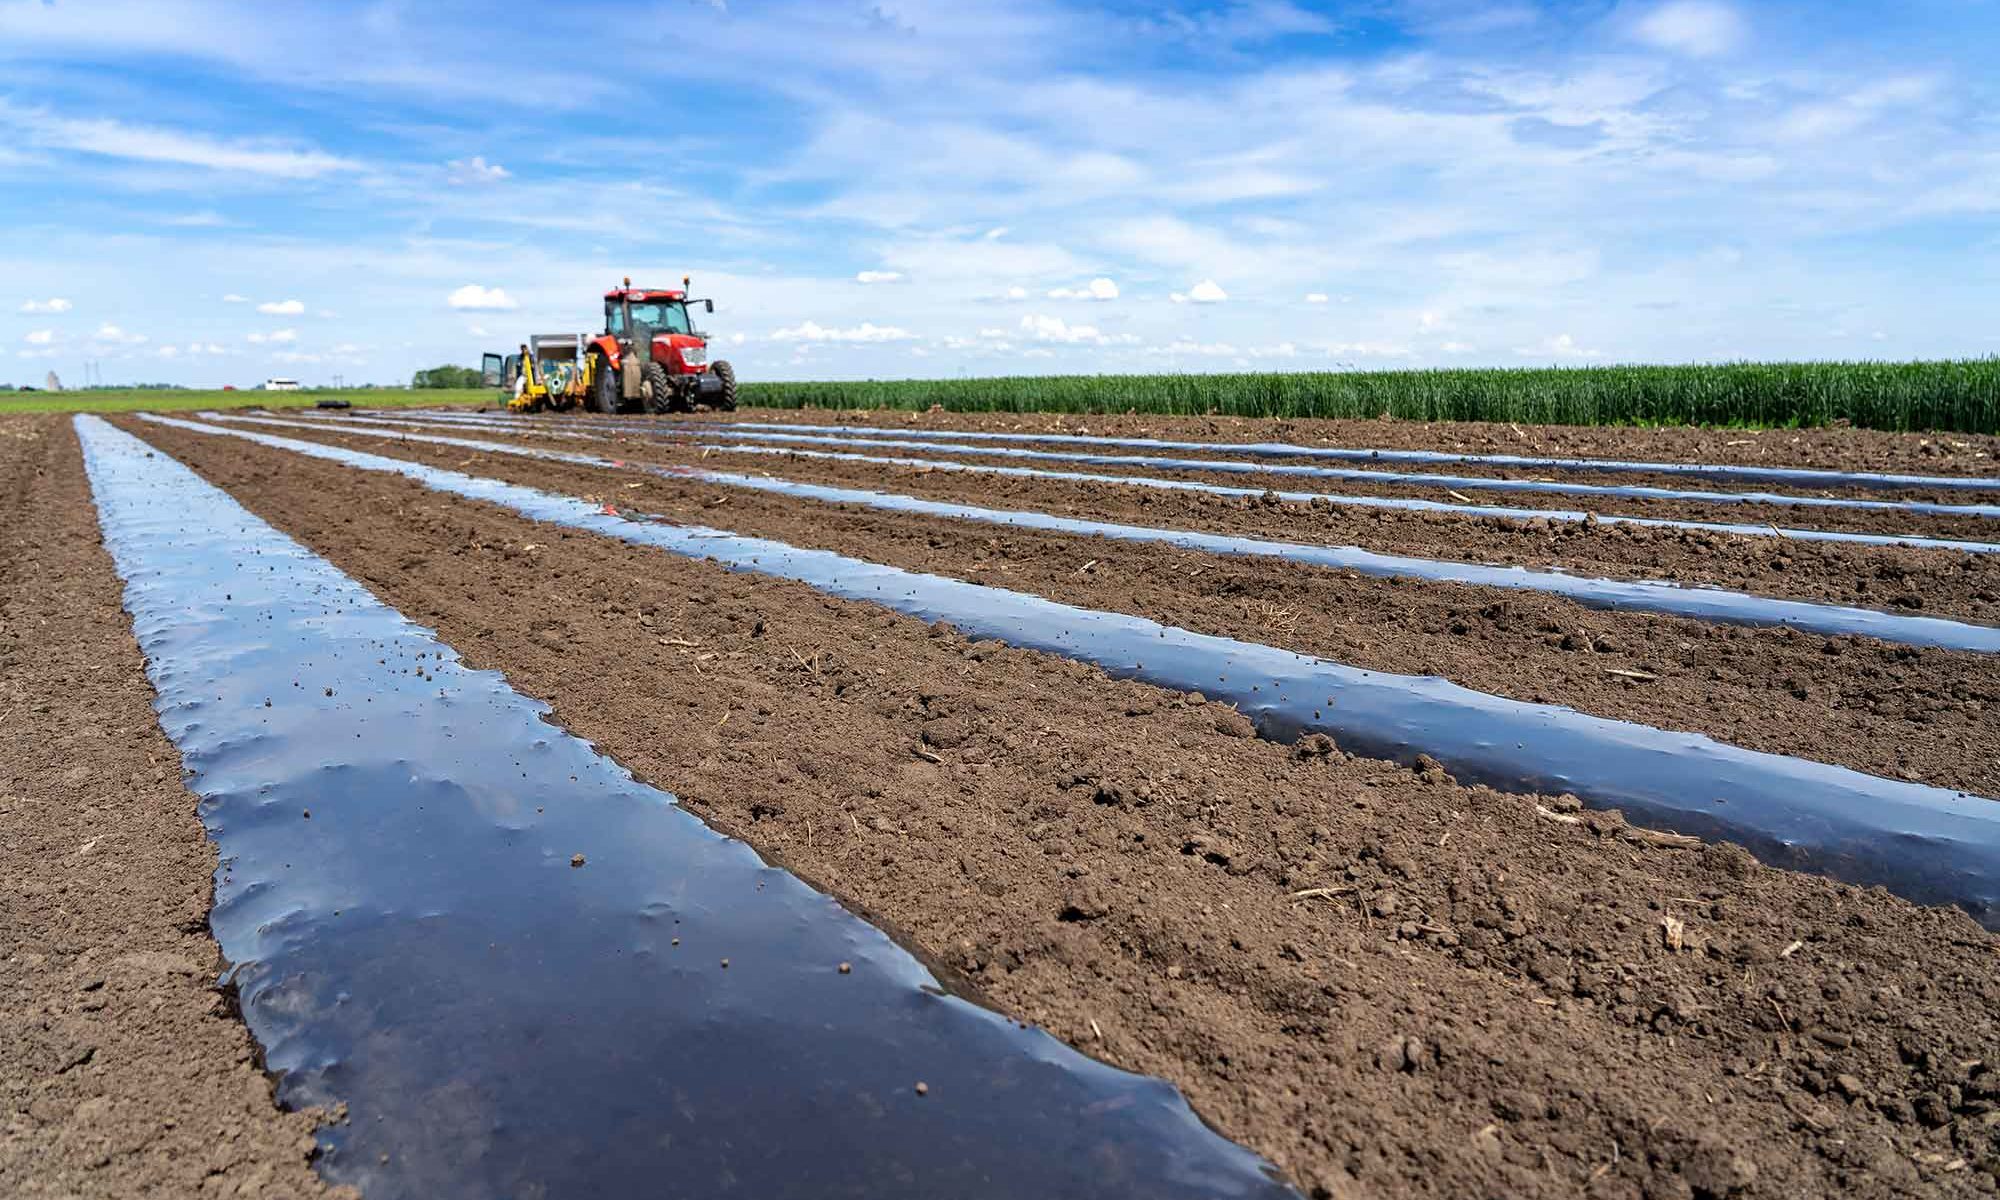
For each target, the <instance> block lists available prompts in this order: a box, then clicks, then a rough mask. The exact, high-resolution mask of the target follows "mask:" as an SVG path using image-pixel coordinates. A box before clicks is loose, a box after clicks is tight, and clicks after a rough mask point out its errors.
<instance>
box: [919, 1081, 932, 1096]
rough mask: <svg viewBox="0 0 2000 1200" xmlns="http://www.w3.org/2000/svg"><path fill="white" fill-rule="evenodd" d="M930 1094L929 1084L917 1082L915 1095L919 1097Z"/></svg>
mask: <svg viewBox="0 0 2000 1200" xmlns="http://www.w3.org/2000/svg"><path fill="white" fill-rule="evenodd" d="M930 1093H931V1085H930V1084H928V1083H924V1082H922V1081H919V1082H918V1083H917V1095H919V1096H928V1095H930Z"/></svg>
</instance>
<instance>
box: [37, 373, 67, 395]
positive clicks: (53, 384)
mask: <svg viewBox="0 0 2000 1200" xmlns="http://www.w3.org/2000/svg"><path fill="white" fill-rule="evenodd" d="M42 390H43V391H46V392H60V391H62V380H60V379H57V378H56V373H55V372H54V371H50V372H49V377H48V378H47V379H46V380H43V381H42Z"/></svg>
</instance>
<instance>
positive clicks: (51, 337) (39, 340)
mask: <svg viewBox="0 0 2000 1200" xmlns="http://www.w3.org/2000/svg"><path fill="white" fill-rule="evenodd" d="M21 340H22V341H24V342H26V343H28V344H29V345H30V346H47V345H51V344H53V343H54V342H55V340H56V331H55V330H53V329H31V330H29V331H28V333H27V335H26V336H24V337H23V338H22V339H21Z"/></svg>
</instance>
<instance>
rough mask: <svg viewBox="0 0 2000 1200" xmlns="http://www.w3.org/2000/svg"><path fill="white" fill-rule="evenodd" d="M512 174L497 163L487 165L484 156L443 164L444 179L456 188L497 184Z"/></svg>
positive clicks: (458, 159)
mask: <svg viewBox="0 0 2000 1200" xmlns="http://www.w3.org/2000/svg"><path fill="white" fill-rule="evenodd" d="M511 174H513V172H511V171H509V170H508V169H507V168H505V167H503V166H501V165H500V164H499V163H489V162H487V161H486V158H485V156H484V155H479V154H475V155H473V156H472V157H471V158H454V159H452V160H451V161H450V162H448V163H446V164H445V179H446V180H448V181H449V182H450V183H452V184H454V185H456V186H461V187H462V186H465V185H468V184H470V185H473V186H477V185H479V184H483V183H499V182H500V181H501V180H503V179H506V178H507V177H508V176H510V175H511Z"/></svg>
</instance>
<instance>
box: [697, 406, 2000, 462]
mask: <svg viewBox="0 0 2000 1200" xmlns="http://www.w3.org/2000/svg"><path fill="white" fill-rule="evenodd" d="M674 420H676V419H675V418H668V419H667V421H668V423H671V422H673V421H674ZM679 420H683V421H685V420H686V419H685V418H681V419H679ZM698 420H699V421H701V422H704V423H705V422H710V421H725V422H728V421H780V422H786V423H797V424H800V425H867V426H873V427H875V428H878V429H926V430H950V429H972V430H982V431H989V432H995V433H1062V434H1084V435H1094V436H1098V437H1150V438H1162V439H1166V440H1171V441H1216V442H1294V443H1298V444H1300V445H1307V446H1315V445H1321V446H1360V447H1371V448H1375V447H1379V448H1382V449H1393V450H1434V451H1439V452H1442V453H1447V454H1520V455H1537V456H1543V457H1551V458H1615V459H1627V460H1635V461H1641V462H1698V463H1731V464H1740V465H1744V466H1760V467H1766V466H1769V467H1809V468H1816V469H1819V470H1828V471H1885V472H1893V473H1897V474H1910V475H2000V436H1995V435H1992V434H1973V433H1887V432H1883V431H1880V430H1873V429H1850V428H1845V427H1840V428H1828V429H1699V428H1690V427H1687V426H1662V427H1656V428H1646V429H1642V428H1633V427H1625V426H1613V425H1598V426H1585V425H1516V424H1511V423H1494V422H1484V421H1453V422H1437V423H1431V422H1423V421H1401V420H1394V419H1380V420H1321V419H1311V418H1301V419H1272V420H1253V419H1249V418H1243V417H1222V416H1209V417H1168V416H1154V415H1139V414H1116V413H1092V414H1088V415H1080V414H1075V413H1067V414H1066V413H1000V412H996V413H952V412H945V411H943V410H938V411H935V412H902V411H884V410H867V409H856V410H828V409H809V410H798V409H769V408H766V409H744V410H743V411H741V412H738V413H735V414H726V413H718V414H703V415H702V416H701V417H700V418H698Z"/></svg>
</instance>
